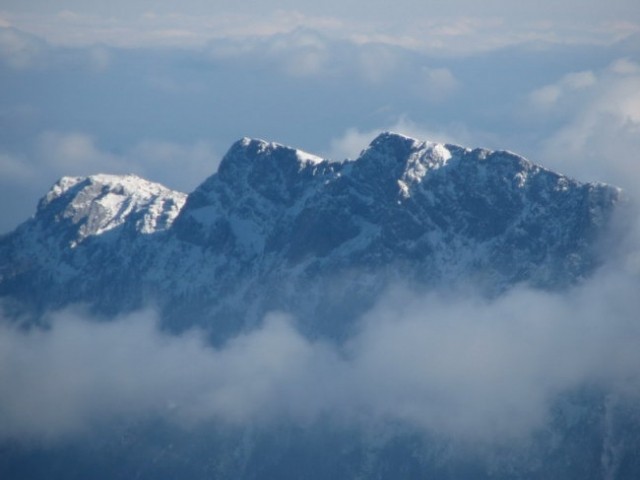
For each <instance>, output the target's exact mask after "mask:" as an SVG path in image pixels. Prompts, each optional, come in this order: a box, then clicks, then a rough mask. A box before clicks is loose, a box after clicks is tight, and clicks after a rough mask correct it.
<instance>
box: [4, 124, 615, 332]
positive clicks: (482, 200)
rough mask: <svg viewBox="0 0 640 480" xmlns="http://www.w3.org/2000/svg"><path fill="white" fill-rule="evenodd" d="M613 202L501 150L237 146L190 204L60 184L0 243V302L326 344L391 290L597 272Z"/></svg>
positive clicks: (165, 196) (607, 192) (419, 144)
mask: <svg viewBox="0 0 640 480" xmlns="http://www.w3.org/2000/svg"><path fill="white" fill-rule="evenodd" d="M620 198H621V191H620V190H619V189H617V188H614V187H610V186H607V185H603V184H583V183H580V182H577V181H575V180H573V179H571V178H568V177H566V176H563V175H560V174H557V173H555V172H552V171H550V170H547V169H544V168H542V167H540V166H538V165H536V164H534V163H532V162H530V161H528V160H526V159H524V158H522V157H520V156H518V155H515V154H513V153H510V152H505V151H490V150H484V149H474V150H472V149H468V148H464V147H460V146H457V145H451V144H439V143H434V142H429V141H420V140H417V139H414V138H411V137H407V136H404V135H399V134H395V133H391V132H384V133H382V134H380V135H379V136H377V137H376V138H375V139H374V140H373V141H372V142H371V144H370V145H369V146H368V147H367V148H366V149H365V150H363V152H362V153H361V155H360V156H359V158H357V159H355V160H351V161H343V162H330V161H328V160H323V159H321V158H319V157H317V156H315V155H311V154H308V153H306V152H303V151H302V150H297V149H294V148H291V147H287V146H284V145H280V144H277V143H272V142H266V141H264V140H258V139H250V138H243V139H241V140H239V141H237V142H236V143H234V144H233V145H232V146H231V148H230V149H229V151H228V153H227V154H226V155H225V157H224V158H223V159H222V161H221V163H220V167H219V169H218V171H217V172H216V173H214V174H213V175H211V176H210V177H209V178H207V179H205V180H204V181H203V183H202V184H201V185H199V186H198V187H197V188H196V189H195V190H194V191H193V192H191V193H190V194H189V195H185V194H183V193H179V192H174V191H172V190H170V189H167V188H166V187H163V186H161V185H158V184H155V183H152V182H148V181H146V180H144V179H141V178H139V177H136V176H134V175H126V176H115V175H94V176H91V177H65V178H63V179H61V180H60V181H59V182H57V183H56V184H55V185H54V186H53V188H52V189H51V191H50V192H49V193H47V194H46V195H45V197H44V198H43V199H42V201H41V202H40V205H39V207H38V211H37V212H36V215H35V217H34V218H33V219H31V220H29V221H28V222H26V223H25V224H23V225H22V226H21V227H19V228H18V229H17V230H16V231H15V232H13V233H12V234H10V235H8V236H7V237H5V238H3V239H2V240H1V242H0V254H1V255H0V295H9V294H11V295H12V296H15V297H16V298H19V299H20V300H22V301H24V302H30V303H34V304H38V305H43V306H44V307H51V306H54V307H55V306H62V305H67V304H69V303H73V302H78V301H81V302H84V303H89V304H93V305H95V307H96V308H97V309H98V310H106V311H113V310H115V311H122V310H127V309H130V308H135V307H139V306H142V305H144V304H145V303H146V302H150V301H151V302H153V303H154V304H156V305H158V306H159V308H160V309H161V310H162V311H163V315H164V318H165V320H166V321H167V322H168V323H169V324H172V325H177V324H179V327H180V328H184V327H185V326H187V323H189V322H193V321H198V322H202V323H204V324H205V325H206V327H207V328H209V329H211V330H214V331H217V332H219V334H220V335H221V336H224V335H225V334H226V333H225V332H228V331H235V330H237V329H239V328H243V326H246V325H250V324H252V322H254V321H257V320H258V319H259V318H261V316H262V315H263V314H264V312H266V311H269V310H273V309H279V310H285V311H290V312H292V313H294V314H296V315H298V316H299V317H300V318H304V319H305V321H306V322H307V323H308V324H307V326H306V327H305V328H309V329H310V330H312V331H315V332H320V333H322V334H327V335H331V336H336V335H340V334H341V333H340V332H342V331H343V329H344V328H345V326H346V325H348V324H349V318H350V317H353V316H354V315H356V314H357V312H358V311H361V310H362V309H366V308H367V306H368V305H370V304H371V302H372V301H373V300H374V299H375V297H376V295H377V294H378V293H379V292H381V291H382V289H384V288H385V286H386V285H388V284H389V282H390V281H392V279H394V278H395V279H397V278H403V279H404V281H408V282H411V283H413V284H415V285H421V286H422V287H421V288H436V287H437V288H443V287H444V286H446V285H456V284H460V282H471V283H473V284H474V285H477V286H478V287H479V288H480V289H482V290H486V291H487V292H497V291H502V290H504V289H506V288H509V286H511V285H514V284H515V283H521V282H525V283H529V284H531V285H535V286H539V287H544V288H557V287H559V286H563V285H569V284H571V283H572V282H575V281H577V280H578V279H579V278H582V277H584V276H585V275H588V274H589V273H590V272H591V271H593V270H594V269H595V268H597V266H598V264H599V257H598V252H597V250H596V248H595V245H596V241H597V238H598V236H599V235H601V234H602V233H603V232H605V231H606V228H607V225H608V221H609V218H610V217H611V216H612V214H613V211H614V210H615V207H616V205H617V204H618V203H619V201H620ZM61 272H62V273H61ZM51 279H54V280H51ZM327 309H330V310H331V311H332V312H333V314H332V315H330V316H327V315H325V314H324V313H323V312H326V311H327ZM187 318H188V319H190V320H189V322H187V321H186V320H185V319H187ZM185 322H186V323H185Z"/></svg>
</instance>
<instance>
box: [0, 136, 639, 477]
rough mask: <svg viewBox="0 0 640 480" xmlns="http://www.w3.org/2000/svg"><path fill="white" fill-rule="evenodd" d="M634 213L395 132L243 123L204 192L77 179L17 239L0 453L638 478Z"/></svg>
mask: <svg viewBox="0 0 640 480" xmlns="http://www.w3.org/2000/svg"><path fill="white" fill-rule="evenodd" d="M635 225H636V223H635V217H634V216H633V213H632V209H631V208H630V202H629V199H628V198H626V196H625V194H624V193H623V192H622V191H621V190H620V189H618V188H616V187H613V186H609V185H606V184H601V183H581V182H579V181H576V180H574V179H572V178H569V177H566V176H564V175H562V174H559V173H556V172H553V171H551V170H547V169H545V168H543V167H541V166H539V165H536V164H535V163H532V162H530V161H528V160H526V159H524V158H522V157H520V156H518V155H516V154H513V153H510V152H506V151H490V150H485V149H479V148H477V149H469V148H464V147H461V146H457V145H451V144H438V143H433V142H429V141H421V140H417V139H414V138H410V137H406V136H403V135H400V134H395V133H390V132H386V133H382V134H380V135H379V136H378V137H376V138H375V139H374V140H373V141H372V142H371V144H370V145H369V146H368V147H367V148H366V149H365V150H364V151H363V152H362V153H361V154H360V155H359V157H358V158H356V159H354V160H345V161H341V162H331V161H328V160H324V159H322V158H319V157H317V156H315V155H312V154H309V153H306V152H303V151H301V150H297V149H294V148H290V147H286V146H283V145H279V144H276V143H270V142H266V141H263V140H256V139H249V138H243V139H242V140H239V141H238V142H236V143H235V144H234V145H233V146H232V147H231V148H230V150H229V151H228V153H227V154H226V155H225V157H224V158H223V160H222V161H221V163H220V166H219V169H218V171H217V172H216V173H214V174H213V175H212V176H210V177H209V178H207V179H205V180H204V181H203V182H202V183H201V184H200V185H199V186H198V187H197V188H196V189H195V190H194V191H193V192H191V193H189V194H188V195H186V194H183V193H180V192H176V191H172V190H170V189H167V188H165V187H164V186H162V185H159V184H156V183H152V182H149V181H146V180H144V179H142V178H139V177H137V176H134V175H126V176H116V175H105V174H99V175H93V176H89V177H64V178H62V179H61V180H59V181H58V182H57V183H56V184H55V185H54V186H53V187H52V189H51V190H50V191H49V192H48V193H47V194H46V195H45V196H44V197H43V198H42V199H41V200H40V202H39V204H38V208H37V211H36V213H35V215H34V216H33V217H32V218H31V219H29V220H27V221H26V222H25V223H23V224H22V225H20V226H19V227H18V228H17V229H16V230H14V231H13V232H11V233H9V234H7V235H5V236H3V237H2V238H0V296H1V297H2V300H3V306H4V310H5V313H4V317H3V320H2V323H1V327H0V332H1V335H0V357H1V358H4V359H6V360H7V361H6V362H3V366H1V367H0V386H1V387H2V389H1V391H2V393H0V448H1V450H0V472H4V473H5V474H6V475H8V476H7V478H45V476H47V475H49V477H47V478H51V476H53V478H62V477H64V478H84V477H86V475H87V474H88V472H91V475H92V476H95V470H96V465H98V466H99V468H98V470H99V471H100V472H101V473H99V474H98V476H100V475H102V476H104V478H132V477H134V476H137V477H138V478H175V477H176V476H180V477H189V478H211V477H213V478H300V477H301V476H303V477H305V478H327V477H332V478H390V477H394V478H397V477H401V478H424V477H425V476H430V477H433V478H460V477H464V476H471V477H472V478H634V477H635V476H637V474H639V473H640V457H639V456H638V454H637V452H638V451H639V449H638V447H639V446H640V409H639V408H638V405H639V403H638V399H640V376H639V375H638V369H637V365H639V364H640V354H638V353H637V348H636V347H637V342H638V340H639V339H640V328H639V327H640V325H639V324H638V321H637V312H638V311H640V303H639V301H638V299H637V295H635V293H634V292H636V291H637V288H638V287H639V286H640V282H638V272H637V270H636V269H635V268H634V263H633V259H634V258H637V257H636V252H637V246H636V245H637V243H636V237H635V236H634V235H635V232H634V228H635ZM151 458H153V461H151V460H150V459H151Z"/></svg>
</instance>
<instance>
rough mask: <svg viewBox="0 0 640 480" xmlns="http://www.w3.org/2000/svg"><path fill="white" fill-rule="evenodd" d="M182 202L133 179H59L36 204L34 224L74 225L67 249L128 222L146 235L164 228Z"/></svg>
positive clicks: (163, 189) (156, 186)
mask: <svg viewBox="0 0 640 480" xmlns="http://www.w3.org/2000/svg"><path fill="white" fill-rule="evenodd" d="M185 201H186V194H184V193H181V192H176V191H173V190H170V189H168V188H167V187H165V186H163V185H160V184H158V183H154V182H150V181H148V180H145V179H143V178H140V177H138V176H137V175H132V174H130V175H108V174H97V175H91V176H87V177H63V178H61V179H60V180H59V181H58V182H56V183H55V184H54V185H53V187H52V188H51V190H49V192H48V193H47V194H46V195H45V196H44V197H43V198H42V199H41V200H40V202H39V204H38V210H37V212H36V217H35V220H36V221H40V222H45V223H49V222H55V223H60V222H61V223H65V224H71V225H74V226H75V228H76V229H77V232H76V235H74V238H73V239H72V240H71V242H70V244H71V245H77V244H78V243H80V242H82V241H83V240H85V239H86V238H87V237H89V236H96V235H101V234H103V233H105V232H107V231H110V230H113V229H114V228H116V227H119V226H121V225H124V224H125V223H127V222H132V226H133V229H134V230H135V231H137V232H139V233H143V234H149V233H154V232H156V231H159V230H164V229H166V228H168V227H169V226H170V225H171V224H172V223H173V220H174V219H175V218H176V217H177V215H178V213H179V212H180V209H181V208H182V206H183V205H184V203H185Z"/></svg>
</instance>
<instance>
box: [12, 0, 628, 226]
mask: <svg viewBox="0 0 640 480" xmlns="http://www.w3.org/2000/svg"><path fill="white" fill-rule="evenodd" d="M636 3H637V2H632V1H622V0H617V1H606V2H605V1H602V0H591V1H564V2H552V1H546V0H545V1H541V2H526V3H522V2H519V3H515V2H506V1H490V2H474V1H455V2H451V1H449V2H445V1H432V2H424V1H413V0H404V1H401V2H396V3H394V6H393V8H391V7H390V6H389V4H388V2H382V1H377V0H374V1H370V2H344V1H333V0H331V1H329V2H323V3H322V4H320V3H318V2H293V1H282V2H264V1H261V2H257V1H255V2H242V3H238V2H231V1H216V2H206V1H195V0H187V1H184V2H180V3H179V5H177V4H175V2H164V1H161V2H131V1H120V0H118V1H114V2H87V1H58V2H48V1H31V2H17V1H11V0H10V1H5V2H3V3H2V6H0V81H1V82H2V89H0V202H1V203H2V204H3V205H7V206H9V205H10V207H7V208H3V209H2V211H1V213H0V232H6V231H8V230H10V229H12V228H13V227H15V226H16V225H17V224H18V223H19V222H20V221H22V220H24V219H26V218H27V217H28V216H29V215H31V214H32V213H33V212H34V208H35V205H36V202H37V199H38V198H39V197H40V196H42V195H43V194H44V193H45V192H46V190H47V189H48V188H49V187H50V185H51V184H52V183H53V182H54V181H55V180H57V178H58V177H60V176H62V175H87V174H91V173H98V172H107V173H129V172H134V173H138V174H141V175H143V176H146V177H148V178H149V179H151V180H156V181H160V182H163V183H165V184H167V185H168V186H170V187H172V188H176V189H180V190H184V191H189V190H191V189H192V188H194V187H195V186H196V185H197V184H198V183H199V182H200V181H202V180H203V179H204V178H205V177H206V176H207V175H209V174H211V173H213V172H214V171H215V169H216V167H217V164H218V162H219V160H220V157H221V156H222V155H223V154H224V152H225V151H226V149H227V148H228V147H229V145H230V144H231V143H232V142H233V141H235V140H236V139H238V138H240V137H242V136H245V135H248V136H255V137H261V138H266V139H269V140H274V141H279V142H282V143H287V144H291V145H294V146H297V147H300V148H304V149H307V150H311V151H313V152H315V153H319V154H322V155H325V156H329V157H332V158H335V159H341V158H343V157H347V156H348V157H353V156H356V155H357V153H358V151H359V150H360V149H361V148H363V147H364V146H365V145H366V144H367V142H368V141H369V140H370V139H371V138H373V136H375V134H376V133H377V132H378V131H380V130H382V129H393V130H400V131H402V132H404V133H407V134H411V135H414V136H418V137H421V138H424V139H427V138H429V139H433V140H441V141H450V142H455V143H461V144H464V145H467V146H485V147H489V148H504V149H508V150H512V151H516V152H518V153H522V154H524V155H525V156H527V157H529V158H530V159H532V160H534V161H537V162H539V163H543V164H545V165H547V166H549V167H552V168H556V169H559V170H562V171H563V172H565V173H569V174H571V175H573V176H576V177H578V178H581V179H584V180H602V181H607V182H612V183H617V184H620V185H622V186H623V187H626V188H633V187H634V186H635V185H636V184H638V183H639V182H636V180H637V179H638V177H640V176H638V175H637V172H638V168H637V161H636V157H635V156H634V155H632V154H631V153H630V152H633V151H638V148H639V147H640V140H638V138H640V135H638V130H639V128H640V94H639V93H638V92H640V41H639V39H640V33H639V32H640V8H638V7H637V5H636Z"/></svg>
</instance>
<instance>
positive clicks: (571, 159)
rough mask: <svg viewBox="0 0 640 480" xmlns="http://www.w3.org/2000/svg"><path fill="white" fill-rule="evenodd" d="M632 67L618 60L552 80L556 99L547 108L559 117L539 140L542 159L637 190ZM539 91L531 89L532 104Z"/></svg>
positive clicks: (638, 96) (637, 86)
mask: <svg viewBox="0 0 640 480" xmlns="http://www.w3.org/2000/svg"><path fill="white" fill-rule="evenodd" d="M637 67H638V66H637V64H635V63H634V62H631V61H629V60H628V59H622V60H618V61H615V62H613V63H612V64H611V65H610V66H609V67H608V68H606V69H604V70H602V71H600V72H597V73H591V74H589V75H586V76H582V77H575V76H573V77H569V76H566V77H564V78H563V79H562V80H561V82H560V83H559V84H558V85H557V87H558V88H559V89H562V94H561V95H562V98H560V96H559V97H558V98H557V99H556V101H555V102H554V105H552V107H553V110H552V111H551V113H552V114H554V115H556V116H560V118H561V119H562V120H561V122H560V124H559V127H558V128H557V129H556V130H555V131H554V132H553V133H552V135H551V136H550V137H549V138H547V139H545V140H544V141H543V142H542V152H541V153H542V154H541V156H542V158H543V159H545V160H546V161H547V162H548V163H549V164H550V165H552V166H555V167H556V168H560V169H562V170H564V171H566V172H567V173H570V174H572V175H575V176H580V177H581V178H583V179H587V180H601V181H608V182H611V183H615V184H617V185H619V186H622V187H625V188H627V189H628V190H630V191H633V192H635V193H640V191H639V190H638V188H637V185H640V164H639V163H638V159H637V155H635V154H634V152H637V151H640V74H639V73H638V72H640V69H637ZM568 78H570V79H571V80H572V81H573V83H571V82H570V81H567V79H568ZM569 87H571V88H569ZM540 92H541V90H538V91H537V92H534V94H533V97H537V100H538V105H540V104H541V102H540V99H541V94H540ZM543 118H544V117H543Z"/></svg>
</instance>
